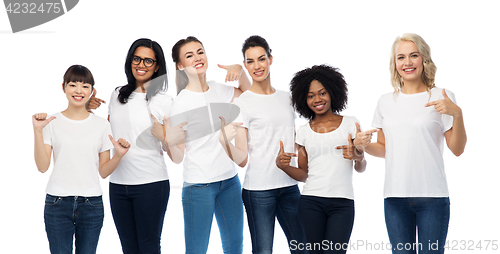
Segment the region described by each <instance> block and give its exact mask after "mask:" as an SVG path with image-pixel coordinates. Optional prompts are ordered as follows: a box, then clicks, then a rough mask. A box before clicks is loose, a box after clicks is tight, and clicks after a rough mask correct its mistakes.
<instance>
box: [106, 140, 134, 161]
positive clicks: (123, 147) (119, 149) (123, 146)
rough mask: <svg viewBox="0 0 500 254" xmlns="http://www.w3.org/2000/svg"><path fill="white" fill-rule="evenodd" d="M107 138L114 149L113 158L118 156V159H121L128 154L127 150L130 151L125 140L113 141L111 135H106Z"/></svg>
mask: <svg viewBox="0 0 500 254" xmlns="http://www.w3.org/2000/svg"><path fill="white" fill-rule="evenodd" d="M108 137H109V140H111V143H112V144H113V147H114V148H115V152H116V153H115V156H116V155H118V156H120V157H123V155H125V154H126V153H127V152H128V149H130V143H129V142H128V141H127V140H125V139H123V138H120V139H118V140H115V139H114V138H113V137H112V136H111V135H108Z"/></svg>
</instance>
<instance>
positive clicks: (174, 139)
mask: <svg viewBox="0 0 500 254" xmlns="http://www.w3.org/2000/svg"><path fill="white" fill-rule="evenodd" d="M186 124H187V122H182V123H180V124H178V125H176V126H173V127H172V125H170V118H167V117H166V116H164V117H163V126H164V128H165V142H166V143H167V146H168V147H173V146H176V145H177V144H179V143H184V141H185V140H186V132H185V131H184V129H183V128H182V127H184V125H186Z"/></svg>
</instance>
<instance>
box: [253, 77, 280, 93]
mask: <svg viewBox="0 0 500 254" xmlns="http://www.w3.org/2000/svg"><path fill="white" fill-rule="evenodd" d="M249 90H250V91H252V92H254V93H258V94H273V93H274V92H275V91H276V90H275V89H274V88H273V87H272V86H271V76H270V75H269V76H268V77H267V78H266V79H264V80H263V81H255V80H253V81H252V86H251V87H250V89H249Z"/></svg>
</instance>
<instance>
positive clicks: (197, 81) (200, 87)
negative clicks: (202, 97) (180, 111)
mask: <svg viewBox="0 0 500 254" xmlns="http://www.w3.org/2000/svg"><path fill="white" fill-rule="evenodd" d="M186 89H188V90H189V91H193V92H200V93H202V92H206V91H207V90H208V83H207V77H206V75H205V74H202V75H199V76H197V77H194V78H191V77H189V83H188V84H187V86H186Z"/></svg>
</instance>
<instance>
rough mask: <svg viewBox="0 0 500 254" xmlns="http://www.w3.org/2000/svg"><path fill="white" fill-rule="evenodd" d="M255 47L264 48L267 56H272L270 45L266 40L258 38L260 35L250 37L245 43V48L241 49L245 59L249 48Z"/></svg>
mask: <svg viewBox="0 0 500 254" xmlns="http://www.w3.org/2000/svg"><path fill="white" fill-rule="evenodd" d="M253 47H262V48H263V49H264V50H265V51H266V54H267V57H270V56H271V48H269V44H268V43H267V41H266V39H264V38H262V37H260V36H258V35H252V36H250V37H248V38H247V39H246V40H245V42H243V47H242V48H241V52H242V53H243V58H245V52H246V51H247V50H248V49H249V48H253Z"/></svg>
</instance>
